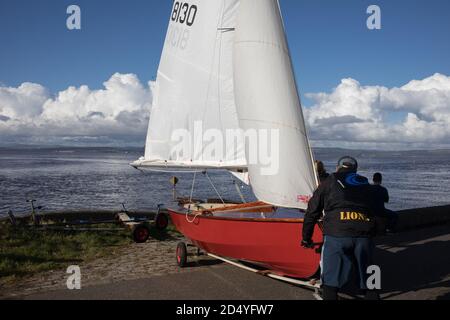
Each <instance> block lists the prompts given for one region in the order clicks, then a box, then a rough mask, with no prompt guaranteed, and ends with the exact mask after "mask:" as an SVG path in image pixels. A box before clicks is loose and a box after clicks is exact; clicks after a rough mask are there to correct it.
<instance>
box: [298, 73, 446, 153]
mask: <svg viewBox="0 0 450 320" xmlns="http://www.w3.org/2000/svg"><path fill="white" fill-rule="evenodd" d="M307 97H308V98H310V99H312V100H313V102H314V104H313V106H312V107H311V108H307V109H306V110H305V115H306V118H307V121H308V123H309V126H310V128H311V132H312V138H313V140H315V141H316V142H317V143H319V144H322V145H332V143H336V142H340V143H342V144H345V146H347V147H348V146H350V145H351V144H353V145H354V146H355V147H359V146H361V145H364V146H366V147H367V146H370V145H373V146H380V145H384V146H388V145H391V146H392V147H398V146H403V147H405V148H408V147H431V148H432V147H443V146H445V147H449V146H450V77H448V76H445V75H442V74H435V75H433V76H431V77H429V78H426V79H423V80H414V81H411V82H410V83H408V84H406V85H405V86H403V87H401V88H386V87H382V86H362V85H361V84H360V83H359V82H358V81H356V80H354V79H344V80H342V82H341V84H340V85H339V86H338V87H337V88H335V89H334V90H333V91H332V92H331V93H318V94H308V95H307ZM398 114H400V115H401V116H402V118H401V119H399V120H397V121H394V119H395V117H398Z"/></svg>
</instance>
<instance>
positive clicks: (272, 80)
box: [233, 0, 316, 209]
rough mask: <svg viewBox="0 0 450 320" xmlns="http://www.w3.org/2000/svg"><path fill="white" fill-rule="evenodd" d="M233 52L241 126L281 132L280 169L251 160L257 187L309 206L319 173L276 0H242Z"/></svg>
mask: <svg viewBox="0 0 450 320" xmlns="http://www.w3.org/2000/svg"><path fill="white" fill-rule="evenodd" d="M233 54H234V55H233V56H234V59H233V61H234V84H235V97H236V105H237V110H238V116H239V121H240V126H241V128H243V129H244V130H250V129H253V130H255V129H256V130H258V131H261V130H266V131H271V130H276V131H278V132H279V155H278V156H279V157H278V160H279V170H278V171H277V172H276V173H275V174H272V175H264V174H263V168H264V165H263V164H262V163H249V174H250V181H251V184H252V188H253V191H254V193H255V195H256V196H257V198H258V199H259V200H261V201H264V202H267V203H270V204H273V205H276V206H282V207H290V208H300V209H305V208H306V207H307V204H306V201H305V200H306V199H307V198H308V197H309V196H311V195H312V193H313V191H314V189H315V187H316V178H315V174H314V168H313V162H312V158H311V152H310V148H309V142H308V138H307V133H306V126H305V121H304V118H303V112H302V109H301V104H300V99H299V95H298V92H297V86H296V82H295V77H294V72H293V68H292V62H291V57H290V54H289V48H288V45H287V41H286V35H285V31H284V26H283V22H282V18H281V13H280V10H279V4H278V1H277V0H241V1H240V8H239V15H238V21H237V25H236V35H235V45H234V52H233Z"/></svg>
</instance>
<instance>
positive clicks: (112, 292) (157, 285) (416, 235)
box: [26, 224, 450, 300]
mask: <svg viewBox="0 0 450 320" xmlns="http://www.w3.org/2000/svg"><path fill="white" fill-rule="evenodd" d="M378 242H379V244H378V247H377V252H376V262H377V264H378V265H380V267H381V270H382V276H383V278H382V286H383V295H382V296H383V298H384V299H402V300H404V299H415V300H424V299H425V300H428V299H430V300H436V299H445V300H450V225H449V224H447V225H442V226H438V227H434V228H427V229H421V230H416V231H411V232H407V233H401V234H397V235H394V236H388V237H384V238H381V239H379V240H378ZM209 263H210V264H211V266H209V267H207V268H204V267H202V268H201V270H200V269H199V270H196V271H195V270H194V271H192V272H188V273H180V274H173V275H168V276H157V277H149V278H147V279H140V280H133V281H124V282H117V283H112V284H107V285H98V286H92V287H86V288H82V289H81V290H79V291H69V290H62V291H53V292H48V293H41V294H36V295H32V296H28V297H26V299H37V300H55V299H63V300H89V299H100V300H111V299H113V300H115V299H121V300H122V299H123V300H204V299H208V300H312V299H314V297H313V292H312V291H310V290H306V289H303V288H299V287H296V286H293V285H289V284H286V283H283V282H279V281H276V280H272V279H269V278H266V277H263V276H260V275H257V274H252V273H249V272H247V271H244V270H241V269H238V268H236V267H232V266H229V265H225V264H215V263H211V261H209Z"/></svg>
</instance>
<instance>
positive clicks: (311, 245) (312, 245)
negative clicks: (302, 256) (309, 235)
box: [302, 240, 314, 249]
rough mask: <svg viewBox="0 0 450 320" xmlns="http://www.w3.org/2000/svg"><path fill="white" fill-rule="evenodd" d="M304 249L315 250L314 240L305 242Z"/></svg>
mask: <svg viewBox="0 0 450 320" xmlns="http://www.w3.org/2000/svg"><path fill="white" fill-rule="evenodd" d="M302 247H303V248H305V249H314V243H313V242H312V240H303V241H302Z"/></svg>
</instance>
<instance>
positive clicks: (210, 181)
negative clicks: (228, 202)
mask: <svg viewBox="0 0 450 320" xmlns="http://www.w3.org/2000/svg"><path fill="white" fill-rule="evenodd" d="M205 176H206V178H207V179H208V181H209V183H210V184H211V186H212V187H213V189H214V191H215V192H216V194H217V196H218V197H219V199H220V201H222V204H225V201H224V200H223V198H222V196H221V195H220V193H219V191H218V190H217V188H216V186H215V185H214V183H213V181H212V180H211V178H210V176H209V174H208V171H205Z"/></svg>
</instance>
